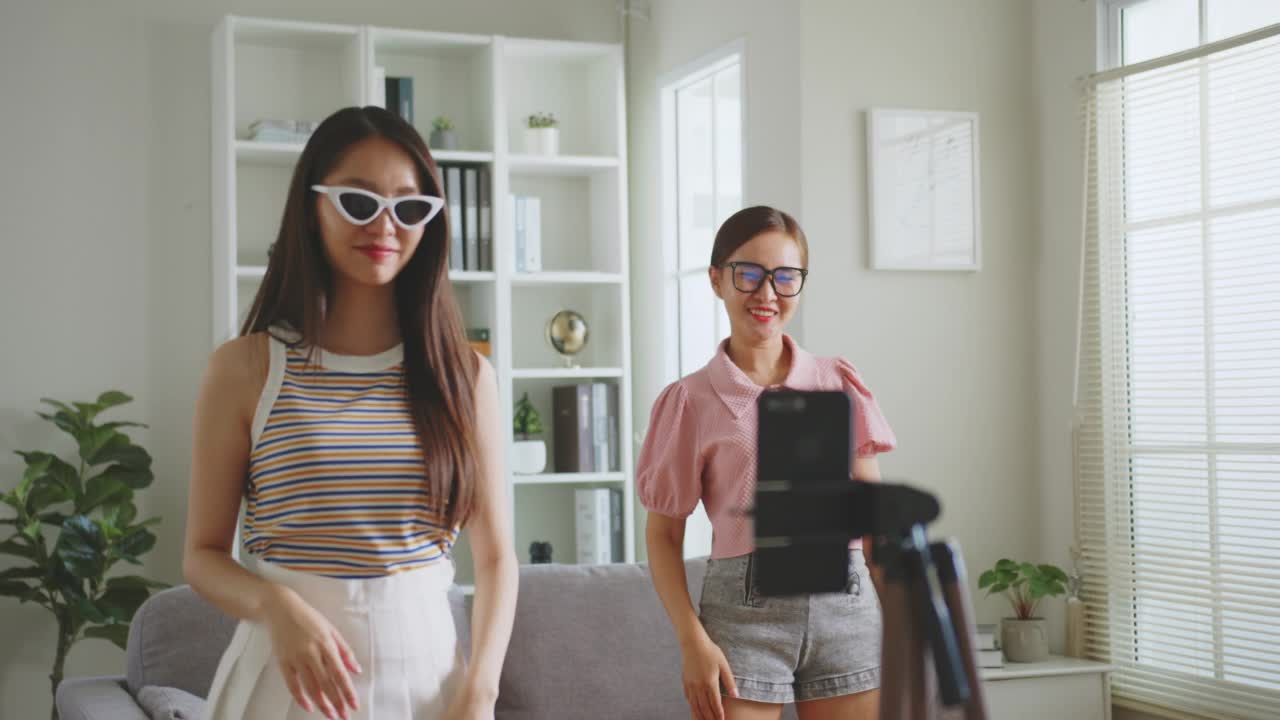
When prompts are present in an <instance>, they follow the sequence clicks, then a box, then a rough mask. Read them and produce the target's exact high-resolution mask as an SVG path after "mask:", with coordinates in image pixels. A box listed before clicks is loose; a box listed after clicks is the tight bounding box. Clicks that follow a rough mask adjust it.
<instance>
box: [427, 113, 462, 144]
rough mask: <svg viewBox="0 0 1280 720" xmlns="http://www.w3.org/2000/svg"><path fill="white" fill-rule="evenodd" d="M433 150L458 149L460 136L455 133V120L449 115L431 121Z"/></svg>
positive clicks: (438, 116) (439, 116)
mask: <svg viewBox="0 0 1280 720" xmlns="http://www.w3.org/2000/svg"><path fill="white" fill-rule="evenodd" d="M431 149H432V150H457V149H458V136H457V134H456V133H455V132H454V131H453V120H451V119H450V118H449V116H448V115H437V116H436V119H435V120H432V121H431Z"/></svg>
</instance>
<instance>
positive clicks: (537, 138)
mask: <svg viewBox="0 0 1280 720" xmlns="http://www.w3.org/2000/svg"><path fill="white" fill-rule="evenodd" d="M524 151H525V152H526V153H528V154H530V155H556V154H559V152H560V128H554V127H540V128H525V129H524Z"/></svg>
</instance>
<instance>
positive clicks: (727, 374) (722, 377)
mask: <svg viewBox="0 0 1280 720" xmlns="http://www.w3.org/2000/svg"><path fill="white" fill-rule="evenodd" d="M782 342H783V344H784V345H786V346H787V348H788V349H789V350H790V351H791V369H790V370H788V371H787V378H786V379H785V380H783V381H782V386H783V387H786V388H790V389H792V390H807V389H812V388H814V387H817V385H818V363H817V361H816V360H815V359H814V357H813V354H812V353H810V352H809V351H808V350H805V349H804V348H802V347H800V346H799V345H797V344H796V343H795V341H794V340H792V339H791V336H790V335H783V336H782ZM728 347H729V340H728V339H727V338H726V339H725V341H724V342H722V343H720V349H719V350H717V351H716V354H715V357H713V358H711V362H710V363H708V364H707V369H708V370H709V372H710V376H711V387H713V388H715V391H716V394H717V395H719V396H720V399H721V400H722V401H723V402H724V404H725V407H727V408H729V411H730V412H732V413H733V416H734V417H735V418H738V417H740V416H741V415H742V413H744V412H746V411H747V409H749V408H750V407H751V406H752V405H754V404H755V402H756V398H758V397H759V396H760V393H761V392H762V391H763V390H764V388H762V387H760V386H759V385H757V384H755V383H754V382H752V380H751V378H749V377H747V374H746V373H744V372H742V369H741V368H739V367H738V366H737V365H734V364H733V361H732V360H730V359H729V354H728V352H727V351H726V350H727V348H728Z"/></svg>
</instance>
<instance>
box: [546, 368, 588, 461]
mask: <svg viewBox="0 0 1280 720" xmlns="http://www.w3.org/2000/svg"><path fill="white" fill-rule="evenodd" d="M551 412H552V415H553V416H554V419H553V421H552V422H553V425H552V432H553V433H555V468H556V472H558V473H584V472H594V471H595V453H594V450H593V447H592V442H591V386H590V385H586V384H580V385H558V386H556V387H554V388H552V389H551Z"/></svg>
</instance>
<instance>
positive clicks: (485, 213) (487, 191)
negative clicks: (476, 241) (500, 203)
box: [480, 165, 493, 270]
mask: <svg viewBox="0 0 1280 720" xmlns="http://www.w3.org/2000/svg"><path fill="white" fill-rule="evenodd" d="M492 193H493V178H492V177H491V173H490V172H489V166H488V165H482V166H480V269H481V270H493V211H492V210H491V209H490V208H491V206H492V203H491V202H490V197H491V195H492Z"/></svg>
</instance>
